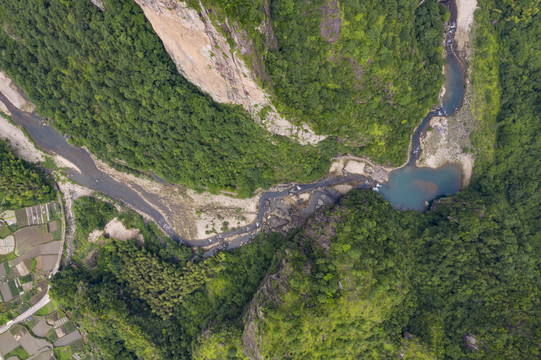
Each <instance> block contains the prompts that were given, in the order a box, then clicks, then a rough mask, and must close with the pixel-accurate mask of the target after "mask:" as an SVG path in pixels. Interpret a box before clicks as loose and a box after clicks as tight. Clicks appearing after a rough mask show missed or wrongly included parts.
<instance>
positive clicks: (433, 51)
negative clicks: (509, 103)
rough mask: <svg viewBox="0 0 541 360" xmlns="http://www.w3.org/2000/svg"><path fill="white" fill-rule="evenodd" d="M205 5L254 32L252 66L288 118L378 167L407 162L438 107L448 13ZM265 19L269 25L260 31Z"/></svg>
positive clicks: (427, 6)
mask: <svg viewBox="0 0 541 360" xmlns="http://www.w3.org/2000/svg"><path fill="white" fill-rule="evenodd" d="M202 3H203V5H204V6H206V7H207V8H211V9H212V10H214V11H216V12H217V13H218V14H219V15H221V16H219V17H218V20H219V21H221V22H225V18H227V19H228V23H229V24H231V23H233V21H236V22H238V23H239V24H240V26H241V27H242V28H243V29H244V30H245V31H246V32H247V33H248V36H249V37H250V38H251V39H252V40H253V42H254V44H255V45H253V47H255V50H256V51H252V52H251V53H250V54H251V56H252V57H260V58H262V61H259V59H253V58H252V59H248V60H249V61H248V63H249V64H257V67H263V69H255V70H257V71H256V72H258V73H260V78H261V79H260V80H261V81H262V82H263V83H264V85H265V86H267V87H268V88H269V89H270V90H271V92H272V93H273V94H274V98H273V99H274V102H275V104H276V105H277V108H278V109H279V110H280V111H281V112H282V113H284V114H286V115H287V116H288V117H290V118H293V119H298V120H302V121H305V122H307V123H309V124H311V125H312V127H313V128H314V129H315V130H316V131H317V132H319V133H323V134H334V135H338V136H339V137H340V139H341V140H342V141H344V142H345V143H347V144H349V145H352V146H354V147H358V146H361V152H362V153H363V154H366V155H369V156H370V157H371V158H373V159H374V160H376V161H379V162H382V163H383V162H386V161H392V162H393V163H395V164H399V163H401V162H403V161H404V160H405V158H406V152H405V151H404V149H406V148H407V147H408V141H409V135H410V132H411V130H412V129H413V128H414V127H415V126H417V124H418V122H419V121H420V120H421V119H422V118H423V117H424V116H425V115H426V113H427V111H428V109H429V108H430V107H432V106H434V105H436V104H437V95H438V93H439V90H440V88H441V85H442V84H443V81H444V76H443V75H442V74H441V68H442V66H443V47H442V35H443V31H444V28H443V21H444V20H445V19H446V18H447V17H448V13H447V9H446V7H445V6H443V5H438V3H437V2H436V1H433V0H428V1H422V2H421V3H422V5H421V6H419V3H420V2H419V1H417V0H406V1H378V0H370V1H359V0H344V1H328V0H315V1H296V0H288V1H284V0H269V1H263V2H262V1H257V0H234V1H229V0H203V1H202ZM262 3H263V4H265V5H262ZM191 4H192V6H198V5H197V3H196V2H193V3H191ZM263 21H266V22H268V23H269V24H271V25H265V27H264V28H263V27H262V26H260V24H262V23H263ZM262 28H263V29H264V30H262ZM256 29H259V30H256ZM249 46H250V45H246V44H244V45H242V47H243V48H245V47H249ZM260 63H261V64H260ZM261 65H262V66H261ZM267 73H268V74H267Z"/></svg>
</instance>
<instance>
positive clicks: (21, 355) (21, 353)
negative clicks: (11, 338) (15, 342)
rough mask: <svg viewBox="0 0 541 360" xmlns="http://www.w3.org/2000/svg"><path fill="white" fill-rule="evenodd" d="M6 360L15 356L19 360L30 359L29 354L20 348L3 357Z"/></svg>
mask: <svg viewBox="0 0 541 360" xmlns="http://www.w3.org/2000/svg"><path fill="white" fill-rule="evenodd" d="M4 356H5V358H6V359H9V358H10V357H12V356H16V357H18V358H19V359H21V360H25V359H28V358H29V357H30V354H28V352H27V351H26V350H25V349H23V348H22V346H19V347H17V348H16V349H15V350H13V351H10V352H9V353H7V354H6V355H4Z"/></svg>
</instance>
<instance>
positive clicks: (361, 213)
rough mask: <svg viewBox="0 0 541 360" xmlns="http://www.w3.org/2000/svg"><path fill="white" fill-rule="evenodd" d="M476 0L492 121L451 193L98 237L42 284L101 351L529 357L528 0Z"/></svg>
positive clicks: (348, 201) (532, 174)
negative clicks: (179, 232)
mask: <svg viewBox="0 0 541 360" xmlns="http://www.w3.org/2000/svg"><path fill="white" fill-rule="evenodd" d="M247 4H248V5H249V4H250V3H247ZM429 6H432V5H429ZM479 6H480V8H481V9H482V10H481V11H480V15H479V17H478V18H477V19H478V22H479V24H478V25H477V28H476V34H477V40H476V46H477V48H478V49H479V51H480V52H479V54H478V55H476V57H475V58H474V61H473V66H474V71H476V72H477V73H476V75H474V77H473V79H472V86H473V91H474V94H473V95H474V100H473V106H474V112H475V113H476V116H477V117H478V120H479V125H480V127H479V128H480V129H493V131H492V132H491V133H488V134H485V133H481V132H478V133H477V135H476V138H475V139H474V141H475V143H476V146H477V151H478V152H479V153H480V154H479V155H480V156H479V157H478V163H477V164H476V171H477V173H476V176H474V178H473V179H472V182H471V185H470V186H469V187H468V188H467V189H465V190H464V191H463V192H461V193H460V194H458V195H456V196H454V197H452V198H446V199H440V200H437V201H436V202H435V203H434V204H433V207H432V209H433V211H428V212H426V213H424V214H419V213H416V212H399V211H395V210H393V209H392V208H391V206H390V205H389V204H387V203H386V202H385V201H384V200H383V199H382V198H381V197H380V196H379V195H378V194H377V193H374V192H371V191H354V192H352V193H351V194H350V195H348V196H347V197H346V198H344V199H343V200H342V202H341V203H340V204H339V205H337V206H336V207H335V208H333V209H331V210H327V211H326V212H324V213H320V214H317V215H316V216H315V217H314V218H313V219H312V220H311V221H310V222H309V223H308V225H307V226H306V227H305V228H304V229H302V231H300V232H299V233H297V234H293V235H292V236H291V238H290V239H289V241H283V240H282V239H280V238H278V237H277V236H276V235H272V236H271V237H269V238H267V239H266V240H265V241H257V242H254V243H252V244H250V245H247V246H243V247H242V248H240V249H237V250H235V251H232V252H227V253H219V254H218V255H217V256H215V257H212V258H209V259H206V260H203V259H201V258H200V257H195V258H194V259H193V260H192V259H189V257H185V258H183V259H182V260H178V261H177V260H175V258H167V257H166V256H164V255H162V254H161V253H160V251H158V250H157V249H158V248H159V246H158V244H159V242H158V240H156V239H155V238H154V239H153V238H149V241H147V239H146V238H145V243H144V244H137V243H136V242H134V241H129V242H114V241H111V242H110V243H109V244H107V245H106V246H105V248H104V251H102V252H100V258H99V261H98V264H99V265H98V268H97V269H95V270H93V271H89V270H86V269H82V268H79V267H70V268H67V269H65V270H64V271H62V272H61V273H60V274H58V275H56V276H55V278H54V280H53V286H52V289H51V294H52V296H53V297H54V298H55V299H58V301H59V302H60V303H61V304H62V305H63V306H64V307H66V308H67V309H69V310H70V311H72V312H73V313H74V314H76V316H78V317H79V319H80V321H81V323H82V324H83V326H84V327H85V329H86V330H87V331H88V333H89V339H91V340H92V341H94V342H95V343H96V344H98V346H99V348H100V349H101V351H102V353H103V356H104V357H106V358H115V359H128V358H136V357H138V358H166V359H169V358H175V359H177V358H178V359H182V358H186V359H189V358H204V359H214V358H216V359H218V358H236V357H237V358H243V357H244V356H245V355H246V354H250V355H252V356H255V355H256V354H257V357H260V358H292V359H298V358H302V359H334V358H339V359H350V358H375V359H378V358H380V359H383V358H396V357H399V356H400V355H401V354H403V356H404V358H406V359H407V358H413V359H419V358H421V359H431V358H443V359H484V358H490V359H509V358H511V359H536V358H539V357H540V355H541V353H540V351H541V350H540V347H539V342H540V339H541V277H540V276H539V269H540V268H541V260H540V259H541V246H540V244H541V242H540V241H539V240H540V234H541V222H540V221H539V214H540V213H541V189H540V183H539V179H540V178H541V163H540V162H541V160H540V159H541V143H540V139H541V121H540V118H539V114H541V92H540V91H539V74H540V73H541V60H540V59H541V48H540V47H539V45H538V44H541V12H540V11H539V6H540V3H539V1H537V0H524V1H521V2H513V3H512V4H511V5H509V2H499V1H495V0H480V1H479ZM419 11H421V10H419ZM421 15H422V14H421ZM422 24H425V25H422ZM427 24H428V23H424V22H422V21H421V22H420V23H418V25H417V26H428V25H427ZM419 41H422V40H421V39H419ZM494 41H496V42H497V44H499V46H496V45H495V44H496V43H495V42H494ZM426 56H429V55H426ZM485 56H486V57H491V58H490V59H485V58H484V57H485ZM494 57H496V59H494ZM493 65H494V66H497V67H498V68H497V69H496V70H494V69H493V68H492V66H493ZM168 246H169V245H168ZM137 262H140V263H145V264H146V267H147V268H148V269H149V272H150V273H152V274H154V276H155V277H159V278H163V279H164V281H161V282H158V283H153V282H152V281H151V280H150V279H148V278H147V277H146V276H147V274H146V273H145V272H142V271H140V270H138V269H136V268H135V267H136V264H137ZM265 275H266V276H265ZM162 283H163V284H162ZM167 285H169V286H167ZM156 296H163V300H164V304H163V306H159V305H158V304H157V302H156V301H155V299H156ZM177 297H182V301H181V302H179V303H176V302H175V300H174V299H176V298H177ZM98 318H99V321H95V320H96V319H98ZM165 335H166V336H165ZM352 339H353V340H352ZM222 343H227V344H226V345H225V346H223V347H222V346H221V344H222ZM241 344H242V345H241ZM240 346H242V352H243V353H244V355H243V353H241V352H240V351H239V347H240Z"/></svg>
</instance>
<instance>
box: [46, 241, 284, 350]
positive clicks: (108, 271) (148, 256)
mask: <svg viewBox="0 0 541 360" xmlns="http://www.w3.org/2000/svg"><path fill="white" fill-rule="evenodd" d="M281 243H282V242H281V240H280V238H279V237H275V241H272V242H269V241H267V242H260V241H258V242H255V243H252V244H250V245H247V246H243V247H242V248H241V249H238V250H236V251H233V252H228V253H220V254H218V255H217V256H214V257H212V258H209V259H207V260H204V261H201V262H198V263H193V262H191V261H190V260H189V258H188V257H183V258H182V259H174V258H171V257H169V255H168V254H167V253H163V252H160V251H159V249H158V248H157V247H156V246H155V245H152V246H150V247H147V246H146V244H147V241H146V238H145V244H144V245H139V244H137V243H136V242H135V241H128V242H118V241H116V242H115V241H113V242H110V243H108V244H106V245H105V247H104V249H103V250H102V251H101V252H100V257H99V261H98V267H97V270H95V271H88V270H86V269H84V268H75V267H69V268H66V269H64V270H63V271H62V272H60V273H59V274H57V275H55V277H54V278H53V281H52V288H51V296H52V297H53V298H54V299H57V300H58V303H59V304H60V305H62V306H63V307H65V308H66V309H69V310H70V311H72V312H73V314H74V316H75V317H77V321H78V323H80V324H81V325H82V326H83V328H84V329H85V330H86V331H88V334H89V339H90V340H91V341H92V342H94V343H95V344H97V345H98V347H99V349H100V351H101V353H102V355H103V356H104V357H105V358H115V359H132V358H143V359H149V358H153V359H189V358H191V353H192V342H193V341H195V340H196V339H197V337H198V336H199V334H201V332H202V331H203V330H204V329H205V328H207V327H208V326H210V324H211V323H214V322H219V323H221V322H226V321H228V319H231V318H235V317H238V316H240V315H241V312H242V309H243V307H244V306H245V304H246V303H247V302H248V301H249V300H250V298H251V297H252V296H253V293H254V292H255V291H256V289H257V286H258V284H259V282H260V281H261V279H262V277H263V276H264V274H265V272H266V270H267V268H268V267H269V265H270V262H271V259H272V257H273V256H274V254H275V252H276V249H277V247H279V246H281ZM154 250H157V251H156V252H154ZM162 255H163V257H162ZM223 284H227V286H223ZM96 319H99V321H96ZM165 334H167V336H164V335H165Z"/></svg>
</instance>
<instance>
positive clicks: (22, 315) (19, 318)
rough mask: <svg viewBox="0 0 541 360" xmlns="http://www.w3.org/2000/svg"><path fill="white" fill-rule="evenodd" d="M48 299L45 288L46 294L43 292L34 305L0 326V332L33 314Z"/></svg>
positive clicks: (46, 302) (48, 300)
mask: <svg viewBox="0 0 541 360" xmlns="http://www.w3.org/2000/svg"><path fill="white" fill-rule="evenodd" d="M50 301H51V299H49V288H47V294H45V296H44V297H43V298H42V299H41V300H40V301H38V302H37V303H36V304H35V305H34V306H32V307H31V308H30V309H28V310H26V311H25V312H23V313H22V314H21V315H19V316H17V317H16V318H15V319H13V320H10V321H8V322H7V323H5V324H4V325H2V326H0V334H3V333H5V332H6V331H8V330H9V328H10V327H12V326H13V325H15V324H18V323H20V322H21V321H23V320H24V319H26V318H27V317H29V316H32V315H34V313H35V312H36V311H38V310H39V309H41V308H42V307H44V306H45V305H47V304H48V303H49V302H50Z"/></svg>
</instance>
